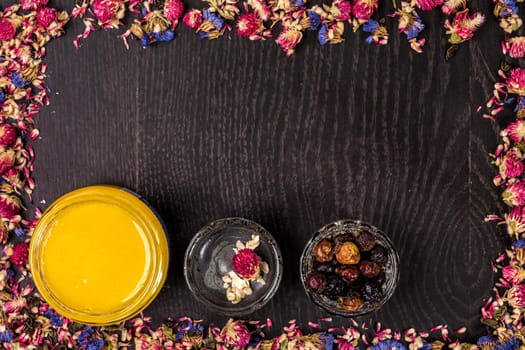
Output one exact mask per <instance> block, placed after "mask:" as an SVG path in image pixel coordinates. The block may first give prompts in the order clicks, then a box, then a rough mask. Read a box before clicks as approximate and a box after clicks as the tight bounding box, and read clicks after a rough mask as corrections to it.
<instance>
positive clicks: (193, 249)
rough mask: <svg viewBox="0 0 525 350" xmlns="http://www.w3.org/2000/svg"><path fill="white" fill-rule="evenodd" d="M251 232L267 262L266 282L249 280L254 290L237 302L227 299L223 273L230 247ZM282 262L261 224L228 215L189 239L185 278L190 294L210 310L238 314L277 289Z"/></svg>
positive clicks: (227, 267)
mask: <svg viewBox="0 0 525 350" xmlns="http://www.w3.org/2000/svg"><path fill="white" fill-rule="evenodd" d="M252 234H257V235H259V238H260V245H259V246H258V247H257V248H256V249H255V252H256V253H257V254H258V255H259V256H260V257H261V259H262V260H263V261H266V262H267V263H268V266H269V267H270V271H269V273H268V274H264V275H263V278H264V280H265V282H266V284H264V285H261V284H259V283H253V282H252V283H251V286H252V289H253V293H252V294H251V295H248V296H246V297H245V298H244V299H243V300H241V301H240V302H239V303H237V304H232V302H231V301H229V300H228V299H227V298H226V289H224V288H223V284H224V282H223V281H222V276H224V275H225V274H227V273H228V271H230V270H231V269H232V266H231V261H232V258H233V255H234V251H233V248H234V247H235V246H236V242H237V241H238V240H240V241H241V242H242V243H246V242H247V241H249V240H250V239H251V236H252ZM282 265H283V263H282V257H281V251H280V249H279V246H278V245H277V242H276V241H275V239H274V238H273V237H272V235H271V234H270V233H269V232H268V231H267V230H266V229H265V228H264V227H262V226H261V225H259V224H257V223H256V222H253V221H251V220H247V219H243V218H227V219H220V220H217V221H213V222H211V223H209V224H208V225H206V226H204V227H203V228H201V229H200V230H199V232H198V233H197V234H196V235H195V236H194V237H193V239H192V240H191V242H190V244H189V246H188V249H187V250H186V254H185V256H184V277H185V278H186V283H187V285H188V287H189V289H190V290H191V292H192V294H193V296H194V297H195V298H196V299H197V300H198V301H200V302H201V303H203V304H204V305H206V306H207V307H209V308H210V309H211V310H213V311H215V312H218V313H221V314H224V315H228V316H240V315H245V314H248V313H251V312H253V311H255V310H258V309H260V308H261V307H263V306H264V305H265V304H266V303H267V302H268V301H269V300H270V299H271V298H272V297H273V295H274V294H275V292H276V291H277V289H278V288H279V284H280V282H281V278H282V271H283V266H282Z"/></svg>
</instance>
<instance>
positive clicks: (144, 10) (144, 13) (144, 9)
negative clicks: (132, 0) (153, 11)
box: [140, 6, 148, 16]
mask: <svg viewBox="0 0 525 350" xmlns="http://www.w3.org/2000/svg"><path fill="white" fill-rule="evenodd" d="M140 13H141V14H142V16H146V15H147V14H148V10H147V9H146V8H145V7H144V6H142V8H141V9H140Z"/></svg>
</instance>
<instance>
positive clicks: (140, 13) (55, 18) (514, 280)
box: [0, 0, 525, 350]
mask: <svg viewBox="0 0 525 350" xmlns="http://www.w3.org/2000/svg"><path fill="white" fill-rule="evenodd" d="M204 1H205V2H206V3H207V6H208V7H207V8H204V9H189V10H185V9H184V5H183V3H182V2H181V1H180V0H89V1H88V0H80V2H77V5H76V7H75V9H74V10H73V11H72V13H71V17H73V18H82V19H83V21H84V23H85V25H86V30H85V32H84V33H83V34H81V35H80V36H79V37H78V38H77V40H75V45H77V46H78V44H79V40H80V39H82V38H86V37H87V36H89V34H90V33H91V32H92V31H94V30H97V29H99V28H102V29H106V28H117V27H119V26H121V20H122V18H123V17H124V15H125V14H126V13H133V14H135V15H136V16H137V18H136V19H135V20H134V22H133V24H132V25H131V26H130V28H129V29H128V30H127V31H126V32H125V33H124V34H123V35H122V38H123V39H124V40H125V43H126V45H127V39H128V38H129V37H135V38H137V39H139V40H140V42H141V44H142V45H143V46H149V45H151V44H152V43H154V42H157V41H161V42H162V41H171V40H173V38H174V37H175V32H174V31H175V29H176V27H177V25H178V22H179V19H181V18H182V21H183V22H184V24H186V25H187V26H189V27H190V28H193V29H195V31H196V32H197V33H198V34H199V36H200V37H201V38H203V39H215V38H218V37H220V36H221V35H222V34H224V32H225V31H226V30H231V29H232V28H233V27H235V31H236V33H237V34H238V35H240V36H246V37H248V38H250V39H251V40H262V39H266V38H270V37H272V36H276V42H277V44H278V45H279V46H280V47H281V48H282V49H283V51H284V52H285V53H286V55H291V54H292V53H293V52H294V51H295V48H296V46H297V44H298V43H299V42H300V41H301V39H302V36H303V35H302V32H303V31H305V30H317V35H318V39H319V42H320V44H321V45H324V44H326V43H331V44H336V43H340V42H342V41H343V38H342V35H343V32H344V28H345V23H348V24H350V25H352V27H353V30H354V31H356V30H358V29H359V27H361V26H362V29H363V31H365V32H367V33H369V36H368V37H367V38H366V41H367V42H368V43H375V44H378V45H383V44H386V43H387V41H388V33H387V31H386V28H385V26H384V25H383V20H379V19H373V18H372V17H373V16H374V15H375V12H376V10H377V8H378V0H353V1H352V2H350V1H347V0H334V1H333V2H332V3H331V4H326V5H322V6H318V5H314V6H312V7H307V6H306V3H305V0H246V1H245V2H244V3H243V6H242V7H240V5H239V4H238V0H204ZM494 3H495V9H494V14H495V15H496V16H497V17H498V19H499V22H500V26H501V28H502V29H503V30H504V31H505V32H506V33H507V34H509V35H510V34H512V33H513V32H515V31H516V30H517V29H519V28H520V27H521V24H522V21H521V18H520V16H519V9H518V7H517V5H516V0H494ZM434 8H440V9H441V11H442V12H443V13H444V14H445V15H447V16H451V17H450V18H449V19H447V20H446V21H445V29H446V34H447V35H449V43H450V44H451V49H450V50H449V52H448V53H447V56H451V53H452V52H453V50H454V49H455V48H456V45H458V44H460V43H462V42H464V41H467V40H469V39H471V38H472V36H473V34H474V31H475V30H476V29H477V28H478V27H479V26H480V25H481V24H482V22H483V20H484V17H483V15H481V14H479V13H477V12H474V13H471V12H470V11H469V10H468V9H467V8H466V0H411V2H405V1H402V2H401V3H400V4H399V6H398V7H397V8H395V9H394V13H392V14H391V15H389V17H391V18H397V19H398V21H399V24H398V29H399V31H400V32H401V33H403V34H405V35H406V37H407V40H408V41H409V44H410V47H411V48H412V49H413V50H415V51H416V52H421V50H422V47H423V45H424V44H425V39H424V38H420V37H419V34H420V32H421V31H422V30H423V29H424V28H425V26H424V24H423V23H422V21H421V19H420V17H419V15H418V11H420V10H423V11H427V10H431V9H434ZM69 18H70V15H69V14H68V13H66V12H65V11H59V10H57V9H55V8H53V7H50V6H48V0H20V3H19V4H16V5H13V6H10V7H8V8H5V9H3V11H0V44H1V46H0V175H1V177H2V181H1V183H0V219H1V220H0V243H1V244H2V245H3V248H2V252H1V256H0V304H1V308H0V344H1V345H2V346H3V347H4V348H6V349H37V348H38V349H40V348H47V349H57V348H64V347H65V348H80V349H88V350H100V349H102V348H108V349H116V348H128V347H131V345H132V344H134V345H135V346H136V348H137V349H203V348H217V349H244V348H249V349H333V348H338V349H342V350H354V349H356V348H357V346H359V345H360V346H364V347H368V348H369V349H371V350H391V349H397V350H406V348H407V346H408V348H409V349H410V350H418V349H423V350H430V349H441V348H443V347H445V346H448V347H449V348H452V349H457V350H460V349H478V348H481V349H482V350H489V349H493V348H496V349H498V350H514V349H517V348H518V347H520V348H521V347H525V328H524V327H523V316H524V314H525V283H524V281H523V279H524V278H525V239H524V238H521V237H524V236H525V174H524V172H525V119H524V118H525V69H521V68H515V69H512V70H508V69H507V70H506V71H504V70H502V71H500V76H501V78H502V82H500V83H496V84H495V89H494V96H493V97H492V98H491V99H490V101H489V102H488V104H487V107H488V110H489V112H490V114H486V115H485V116H486V117H487V118H489V119H494V116H496V115H497V114H498V113H500V112H501V111H503V110H505V109H506V108H507V109H508V108H509V107H510V108H513V111H514V113H515V115H516V119H515V121H513V122H512V123H510V124H509V125H508V126H506V127H505V129H503V131H502V132H501V136H502V143H501V145H499V146H498V148H497V150H496V153H495V154H494V155H493V156H494V163H495V165H496V166H497V167H498V169H499V173H498V175H497V176H496V177H495V178H494V183H495V184H496V186H501V187H502V188H503V200H504V201H505V203H506V204H508V205H509V206H510V207H511V208H512V209H511V211H510V212H509V213H507V214H505V215H504V216H503V217H502V218H500V217H497V216H495V215H490V216H488V217H487V220H495V221H498V222H499V223H501V224H505V225H506V227H507V230H508V232H509V234H510V235H511V237H513V238H514V239H515V241H514V243H513V244H512V247H511V248H510V249H509V250H507V251H506V253H505V254H502V255H501V256H500V257H499V258H498V259H497V260H496V263H495V264H494V269H495V271H501V278H500V280H499V282H498V283H497V284H496V286H495V289H494V295H493V297H491V298H490V299H489V300H488V301H487V303H486V304H485V305H484V306H483V308H482V310H481V312H482V322H483V323H484V324H486V325H487V326H489V328H490V329H491V331H490V334H489V335H487V336H484V337H481V338H480V339H478V341H477V344H468V343H460V342H458V341H453V340H452V339H451V338H450V336H449V330H448V328H447V326H445V325H440V326H437V327H434V328H433V329H431V330H430V333H427V332H416V331H415V330H414V329H409V330H406V331H405V332H403V333H397V332H392V330H390V329H381V326H380V324H378V325H377V326H376V327H374V328H373V329H367V328H366V326H365V325H358V324H357V323H353V326H350V327H347V328H331V329H328V331H326V332H323V331H320V329H321V325H319V324H315V323H309V324H308V326H309V327H310V328H311V329H313V330H314V331H313V332H312V333H311V334H303V333H302V332H301V330H300V328H299V326H298V325H297V324H296V323H295V322H294V321H292V322H290V324H289V326H287V327H285V328H284V329H283V333H282V334H281V335H280V336H278V337H276V338H273V339H264V334H263V331H264V330H265V329H266V328H268V327H270V326H271V322H270V321H269V320H267V321H266V322H258V321H243V320H237V321H233V320H230V321H229V322H228V323H227V324H226V325H225V326H224V327H222V328H219V327H215V326H210V327H208V329H207V331H206V332H205V330H204V327H203V326H202V325H201V324H200V323H199V322H197V321H193V320H191V319H189V318H180V319H177V320H168V321H166V322H165V323H164V324H163V325H162V326H161V327H159V328H157V329H153V328H152V327H151V326H150V323H151V319H150V318H148V317H144V316H141V317H138V318H135V319H133V320H131V321H129V322H126V323H125V324H122V325H118V326H114V327H101V328H94V327H90V326H84V325H80V324H76V323H74V322H72V321H70V320H68V319H65V318H63V317H61V316H60V315H58V314H57V313H56V312H55V311H53V310H52V309H50V308H49V306H48V305H47V304H46V303H44V302H43V301H42V300H41V299H40V297H39V295H38V293H36V292H35V290H34V287H33V284H32V282H31V276H30V273H29V271H28V270H27V255H28V242H29V240H30V237H31V233H32V230H33V227H34V225H35V223H36V220H28V219H25V218H24V213H25V211H26V210H25V208H24V207H23V206H22V198H23V197H26V196H27V198H29V199H30V198H31V192H32V190H33V189H34V186H35V185H34V180H33V179H32V177H31V174H32V171H33V161H34V152H33V148H32V146H31V141H34V140H35V139H36V138H37V137H38V129H36V128H35V123H34V116H35V115H37V114H38V112H39V110H40V108H41V107H42V106H43V105H46V104H48V102H49V101H48V96H47V93H48V88H47V86H46V84H45V82H44V78H45V73H46V65H45V64H44V63H43V62H42V59H43V57H44V56H45V45H46V44H47V43H48V42H49V41H50V40H51V39H53V38H57V37H59V36H61V35H62V34H63V32H64V26H65V24H66V23H67V22H68V20H69ZM277 28H280V32H278V33H276V31H277ZM502 50H503V53H504V54H506V55H508V60H509V63H511V64H512V63H514V62H513V61H512V60H514V59H516V58H523V57H525V37H521V36H517V37H510V36H508V37H507V38H506V39H505V40H504V41H503V42H502ZM507 67H508V66H507ZM39 215H40V212H38V210H37V217H38V216H39ZM322 321H326V322H328V321H329V320H328V319H325V320H322ZM317 329H319V330H318V331H317ZM464 332H465V329H464V328H461V329H458V330H456V331H455V333H457V334H460V333H464ZM430 339H434V340H433V341H431V340H430ZM435 339H440V340H435Z"/></svg>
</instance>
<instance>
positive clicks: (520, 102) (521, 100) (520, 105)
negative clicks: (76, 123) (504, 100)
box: [514, 96, 525, 112]
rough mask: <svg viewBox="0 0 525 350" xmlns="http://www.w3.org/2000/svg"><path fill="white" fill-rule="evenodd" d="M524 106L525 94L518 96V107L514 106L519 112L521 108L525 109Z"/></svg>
mask: <svg viewBox="0 0 525 350" xmlns="http://www.w3.org/2000/svg"><path fill="white" fill-rule="evenodd" d="M524 108H525V97H524V96H520V97H519V98H518V103H517V104H516V107H514V112H517V111H519V110H520V109H524Z"/></svg>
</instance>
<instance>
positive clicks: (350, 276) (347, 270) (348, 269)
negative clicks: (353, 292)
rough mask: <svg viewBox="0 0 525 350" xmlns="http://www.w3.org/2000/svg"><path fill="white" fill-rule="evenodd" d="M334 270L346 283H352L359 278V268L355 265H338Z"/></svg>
mask: <svg viewBox="0 0 525 350" xmlns="http://www.w3.org/2000/svg"><path fill="white" fill-rule="evenodd" d="M335 271H336V273H337V274H338V275H339V276H341V278H342V279H343V280H344V281H345V282H346V283H348V284H354V283H356V282H357V280H358V279H359V269H358V268H357V266H345V267H340V268H337V269H336V270H335Z"/></svg>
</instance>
